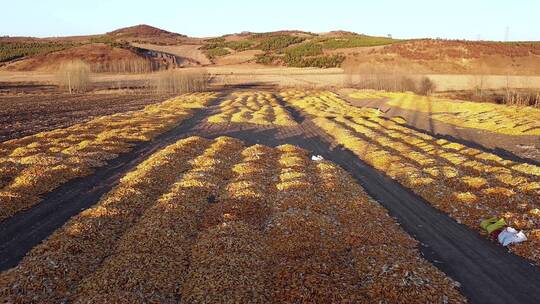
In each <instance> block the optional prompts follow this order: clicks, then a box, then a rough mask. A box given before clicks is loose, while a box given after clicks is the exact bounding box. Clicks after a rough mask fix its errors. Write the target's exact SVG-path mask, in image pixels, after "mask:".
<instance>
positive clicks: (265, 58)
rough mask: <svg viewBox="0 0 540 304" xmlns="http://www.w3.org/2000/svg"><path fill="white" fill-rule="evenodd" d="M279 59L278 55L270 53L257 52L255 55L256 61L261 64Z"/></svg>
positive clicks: (271, 62)
mask: <svg viewBox="0 0 540 304" xmlns="http://www.w3.org/2000/svg"><path fill="white" fill-rule="evenodd" d="M278 59H279V57H278V56H275V55H272V54H270V53H264V54H257V55H255V62H256V63H260V64H273V63H275V62H276V61H277V60H278Z"/></svg>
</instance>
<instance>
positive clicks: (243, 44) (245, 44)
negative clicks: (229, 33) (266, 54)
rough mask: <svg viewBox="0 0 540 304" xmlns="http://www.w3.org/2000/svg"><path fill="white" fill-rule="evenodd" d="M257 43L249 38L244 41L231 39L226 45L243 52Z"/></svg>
mask: <svg viewBox="0 0 540 304" xmlns="http://www.w3.org/2000/svg"><path fill="white" fill-rule="evenodd" d="M254 44H255V43H254V42H253V41H249V40H243V41H229V42H226V43H225V45H224V46H225V47H228V48H230V49H233V50H235V51H238V52H241V51H245V50H249V49H250V48H251V47H252V46H253V45H254Z"/></svg>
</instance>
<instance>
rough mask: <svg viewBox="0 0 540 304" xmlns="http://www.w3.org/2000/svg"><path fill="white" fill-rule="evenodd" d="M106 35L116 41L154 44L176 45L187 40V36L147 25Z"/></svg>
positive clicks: (131, 27) (126, 28) (122, 29)
mask: <svg viewBox="0 0 540 304" xmlns="http://www.w3.org/2000/svg"><path fill="white" fill-rule="evenodd" d="M106 35H107V36H110V37H111V38H113V39H116V40H123V41H129V42H131V41H137V42H153V43H157V44H175V43H180V42H182V41H184V40H185V38H187V36H186V35H182V34H178V33H172V32H169V31H166V30H162V29H160V28H157V27H153V26H150V25H146V24H140V25H135V26H130V27H125V28H121V29H118V30H115V31H112V32H108V33H107V34H106Z"/></svg>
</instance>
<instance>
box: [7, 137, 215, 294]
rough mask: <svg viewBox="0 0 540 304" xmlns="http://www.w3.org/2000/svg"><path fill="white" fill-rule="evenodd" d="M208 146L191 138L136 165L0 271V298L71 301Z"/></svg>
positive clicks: (199, 140) (203, 140)
mask: <svg viewBox="0 0 540 304" xmlns="http://www.w3.org/2000/svg"><path fill="white" fill-rule="evenodd" d="M209 145H210V141H209V140H206V139H202V138H197V137H191V138H188V139H185V140H181V141H179V142H177V143H176V144H174V145H171V146H169V147H167V148H165V149H163V150H161V151H159V152H157V153H156V154H154V155H152V156H151V157H150V158H149V159H147V160H146V161H144V162H143V163H141V164H140V165H139V166H138V167H137V168H136V169H135V170H134V171H132V172H130V173H129V174H127V175H126V176H125V177H123V178H122V180H121V181H120V183H119V184H118V186H116V187H115V188H114V189H113V190H112V191H110V192H109V193H108V194H106V195H105V196H104V197H103V198H102V199H101V200H100V201H99V202H98V203H97V204H96V206H95V207H93V208H90V209H87V210H86V211H83V212H82V213H80V214H79V215H77V216H75V217H73V218H72V219H71V220H70V221H69V222H68V223H66V224H65V225H64V226H63V227H62V228H60V229H58V230H57V231H56V232H55V233H54V234H53V235H51V236H50V237H49V238H48V239H47V240H46V241H44V242H43V243H41V244H40V245H38V246H36V247H35V248H34V249H33V250H32V251H31V252H30V253H29V254H28V255H27V256H26V257H25V258H24V260H23V261H22V262H21V263H20V264H19V265H18V266H17V267H15V268H13V269H11V270H9V271H7V272H4V273H2V275H1V279H0V282H1V284H0V288H1V289H0V298H2V299H7V302H8V303H10V302H12V303H37V302H48V303H59V302H64V301H67V300H68V299H70V298H71V297H73V295H74V294H75V291H76V290H77V288H78V286H79V284H80V282H81V281H82V280H83V279H84V278H85V277H87V276H89V275H91V274H92V273H93V272H95V271H96V270H97V269H98V268H99V267H100V265H101V263H102V261H103V259H105V257H107V256H109V255H110V254H112V253H113V250H114V249H115V248H114V246H113V244H115V243H116V241H117V240H118V239H119V238H120V237H121V236H122V234H124V233H125V232H126V231H128V230H129V229H130V228H131V227H133V225H134V224H135V223H136V221H137V220H138V218H139V217H140V216H141V215H142V214H144V212H145V211H146V210H147V209H148V208H150V207H151V206H152V205H154V204H155V203H156V200H157V199H158V198H159V197H160V195H161V194H162V193H164V192H165V191H167V190H168V189H169V187H170V186H171V184H172V183H174V181H175V180H176V179H177V177H178V176H179V175H180V174H181V172H182V171H186V170H189V169H190V168H191V165H190V164H189V162H188V161H189V160H190V159H194V158H195V157H196V156H197V155H199V154H200V153H202V151H204V149H205V148H207V147H208V146H209Z"/></svg>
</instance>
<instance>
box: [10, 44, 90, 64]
mask: <svg viewBox="0 0 540 304" xmlns="http://www.w3.org/2000/svg"><path fill="white" fill-rule="evenodd" d="M79 45H80V44H76V43H71V42H66V43H63V42H0V62H6V61H10V60H14V59H18V58H22V57H26V56H34V55H39V54H46V53H51V52H56V51H61V50H65V49H68V48H72V47H75V46H79Z"/></svg>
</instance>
